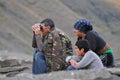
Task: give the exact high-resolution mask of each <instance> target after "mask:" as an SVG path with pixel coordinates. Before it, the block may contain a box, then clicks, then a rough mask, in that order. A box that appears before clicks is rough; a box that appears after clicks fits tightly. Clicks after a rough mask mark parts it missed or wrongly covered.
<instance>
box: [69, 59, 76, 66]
mask: <svg viewBox="0 0 120 80" xmlns="http://www.w3.org/2000/svg"><path fill="white" fill-rule="evenodd" d="M70 63H71V65H72V66H73V67H76V64H77V62H76V61H75V60H74V59H71V60H70Z"/></svg>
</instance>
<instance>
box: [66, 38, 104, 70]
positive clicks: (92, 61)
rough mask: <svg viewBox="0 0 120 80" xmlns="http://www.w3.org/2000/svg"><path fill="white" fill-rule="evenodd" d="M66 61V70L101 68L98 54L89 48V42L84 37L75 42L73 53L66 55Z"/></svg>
mask: <svg viewBox="0 0 120 80" xmlns="http://www.w3.org/2000/svg"><path fill="white" fill-rule="evenodd" d="M66 62H67V63H70V65H69V66H68V68H67V69H68V70H79V69H101V68H103V64H102V61H101V60H100V58H99V56H98V55H97V54H96V53H94V52H93V51H92V50H90V48H89V42H88V40H85V39H84V40H78V41H77V42H76V43H75V55H73V56H68V57H66Z"/></svg>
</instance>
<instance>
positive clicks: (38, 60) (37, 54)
mask: <svg viewBox="0 0 120 80" xmlns="http://www.w3.org/2000/svg"><path fill="white" fill-rule="evenodd" d="M45 72H46V61H45V56H44V53H43V52H42V51H38V50H37V49H36V48H35V49H34V54H33V64H32V73H33V74H41V73H45Z"/></svg>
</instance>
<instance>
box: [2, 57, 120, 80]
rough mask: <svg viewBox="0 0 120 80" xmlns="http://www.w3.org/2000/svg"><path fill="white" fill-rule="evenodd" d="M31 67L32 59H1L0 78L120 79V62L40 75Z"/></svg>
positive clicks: (21, 79) (45, 79)
mask: <svg viewBox="0 0 120 80" xmlns="http://www.w3.org/2000/svg"><path fill="white" fill-rule="evenodd" d="M31 68H32V62H31V61H24V60H22V61H21V60H17V59H10V58H9V59H7V58H6V59H4V60H0V80H120V62H119V63H116V67H114V68H104V69H100V70H78V71H56V72H50V73H47V74H40V75H33V74H32V71H31V70H32V69H31Z"/></svg>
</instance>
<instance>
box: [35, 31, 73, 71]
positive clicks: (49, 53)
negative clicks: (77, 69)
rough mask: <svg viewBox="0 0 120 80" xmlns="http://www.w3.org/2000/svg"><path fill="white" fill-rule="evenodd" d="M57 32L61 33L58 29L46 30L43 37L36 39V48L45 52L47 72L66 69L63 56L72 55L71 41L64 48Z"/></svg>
mask: <svg viewBox="0 0 120 80" xmlns="http://www.w3.org/2000/svg"><path fill="white" fill-rule="evenodd" d="M59 34H61V32H60V31H56V30H53V31H51V32H48V33H47V35H46V36H45V37H43V38H42V37H41V38H40V37H39V38H37V39H36V41H37V46H38V49H39V50H42V51H43V52H44V54H45V59H46V64H47V72H50V71H58V70H64V69H66V67H67V63H66V62H65V58H66V57H67V56H69V55H72V45H71V43H70V47H67V48H65V47H64V46H65V45H64V44H62V42H61V38H60V35H59ZM67 39H68V38H67ZM63 41H65V40H63Z"/></svg>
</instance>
